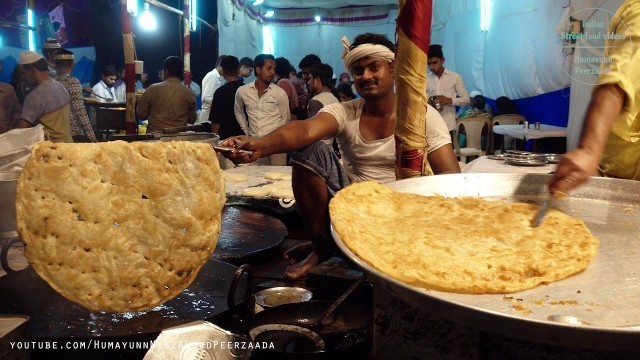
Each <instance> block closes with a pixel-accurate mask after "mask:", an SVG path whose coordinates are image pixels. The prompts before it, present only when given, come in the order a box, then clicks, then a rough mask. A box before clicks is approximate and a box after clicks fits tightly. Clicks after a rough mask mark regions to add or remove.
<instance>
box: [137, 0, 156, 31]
mask: <svg viewBox="0 0 640 360" xmlns="http://www.w3.org/2000/svg"><path fill="white" fill-rule="evenodd" d="M138 24H139V25H140V27H141V28H143V29H144V30H148V31H155V30H156V28H157V27H158V23H157V22H156V18H155V17H154V16H153V14H152V13H151V10H149V3H144V11H143V12H142V15H140V20H138Z"/></svg>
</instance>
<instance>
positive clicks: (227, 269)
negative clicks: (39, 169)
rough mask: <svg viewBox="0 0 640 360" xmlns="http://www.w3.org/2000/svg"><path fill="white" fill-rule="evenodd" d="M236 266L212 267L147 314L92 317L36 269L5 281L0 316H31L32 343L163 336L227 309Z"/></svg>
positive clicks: (1, 286) (0, 283)
mask: <svg viewBox="0 0 640 360" xmlns="http://www.w3.org/2000/svg"><path fill="white" fill-rule="evenodd" d="M235 271H236V267H235V266H232V265H229V264H226V263H223V262H218V261H212V260H210V261H209V262H207V263H206V264H205V265H204V266H203V267H202V269H200V272H199V273H198V276H197V277H196V279H195V280H194V282H193V283H192V284H191V285H190V286H189V287H188V288H186V289H185V290H183V291H182V292H181V293H180V294H178V295H177V296H176V297H175V298H173V299H171V300H169V301H167V302H166V303H164V304H162V305H160V306H157V307H155V308H153V309H151V310H148V311H139V312H130V313H107V312H91V311H89V310H87V309H85V308H83V307H81V306H80V305H77V304H75V303H73V302H71V301H69V300H67V299H66V298H64V297H63V296H62V295H60V294H58V293H57V292H55V291H54V290H53V289H52V288H51V287H50V286H49V285H48V284H47V283H46V282H45V281H44V280H42V278H40V277H39V276H38V275H37V274H36V272H35V271H34V270H33V268H32V267H29V268H27V269H25V270H22V271H19V272H16V273H12V274H8V275H5V276H3V277H1V278H0V294H1V296H0V313H8V314H24V315H28V316H29V317H30V320H29V334H30V336H31V337H32V338H51V337H54V338H67V337H77V338H87V337H94V336H99V337H119V336H131V335H137V334H145V333H159V332H160V331H162V329H165V328H167V327H172V326H177V325H182V324H185V323H188V322H191V321H195V320H203V319H206V318H209V317H212V316H214V315H217V314H219V313H221V312H222V311H225V310H227V308H228V307H227V293H228V289H229V286H230V283H231V280H232V279H233V275H234V273H235Z"/></svg>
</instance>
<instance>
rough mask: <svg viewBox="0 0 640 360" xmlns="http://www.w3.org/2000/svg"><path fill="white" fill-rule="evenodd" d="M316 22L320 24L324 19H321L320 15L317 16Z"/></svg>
mask: <svg viewBox="0 0 640 360" xmlns="http://www.w3.org/2000/svg"><path fill="white" fill-rule="evenodd" d="M314 19H315V20H316V22H320V20H322V18H321V17H320V15H316V17H315V18H314Z"/></svg>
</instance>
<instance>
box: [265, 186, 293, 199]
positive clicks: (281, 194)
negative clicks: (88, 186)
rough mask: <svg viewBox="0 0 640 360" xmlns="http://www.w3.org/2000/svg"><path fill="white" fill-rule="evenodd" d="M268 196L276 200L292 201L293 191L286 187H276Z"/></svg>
mask: <svg viewBox="0 0 640 360" xmlns="http://www.w3.org/2000/svg"><path fill="white" fill-rule="evenodd" d="M269 196H270V197H272V198H276V199H293V189H291V188H286V187H276V188H274V189H273V190H271V192H270V193H269Z"/></svg>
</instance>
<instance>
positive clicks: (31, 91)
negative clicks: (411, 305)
mask: <svg viewBox="0 0 640 360" xmlns="http://www.w3.org/2000/svg"><path fill="white" fill-rule="evenodd" d="M638 18H640V4H638V2H637V1H630V0H629V1H627V2H626V3H625V4H624V5H623V6H622V7H621V8H620V10H619V11H618V13H617V14H616V16H615V17H614V19H622V20H620V21H619V22H618V23H612V29H613V30H615V31H614V32H615V33H618V34H625V35H628V37H631V36H632V35H638V32H639V31H640V26H637V24H638V22H637V21H636V20H637V19H638ZM625 23H626V25H625ZM623 25H624V26H623ZM607 44H608V45H611V46H607V47H605V48H606V52H607V54H606V55H607V56H609V57H610V58H611V59H612V64H609V65H608V66H609V69H610V70H611V71H609V72H607V73H606V74H603V75H602V76H601V80H602V81H601V82H600V85H598V86H596V88H595V90H594V92H593V96H592V101H591V104H590V106H589V109H588V111H587V115H586V123H585V128H584V131H583V133H582V140H581V142H580V145H579V147H578V149H576V150H574V151H572V152H569V153H568V154H566V155H565V156H564V157H563V160H562V162H561V163H560V164H559V166H558V169H557V171H556V173H555V175H554V177H553V179H552V181H551V183H550V191H551V192H555V191H568V190H571V189H573V188H575V187H576V186H579V185H580V184H581V183H583V182H584V181H586V180H587V178H588V177H589V176H591V175H594V174H596V173H597V172H598V171H599V172H600V174H601V175H606V176H615V177H621V178H627V179H635V180H640V166H638V164H639V163H640V160H639V159H638V156H640V155H638V154H640V149H638V144H640V141H637V140H638V139H637V138H638V134H639V133H640V130H639V126H640V125H638V113H639V112H640V109H639V105H638V102H637V101H636V98H637V97H638V96H639V94H640V91H638V90H637V89H636V85H635V84H638V83H640V82H639V81H635V80H638V79H637V78H638V76H637V75H638V74H640V73H639V72H638V71H637V67H634V66H633V65H634V64H635V63H634V62H633V59H636V58H637V54H638V47H637V46H636V45H634V44H633V43H632V42H629V41H620V40H616V39H610V40H607ZM395 50H396V48H395V45H394V43H393V42H392V41H390V40H389V39H388V38H386V37H385V36H384V35H379V34H371V33H367V34H362V35H359V36H357V37H356V38H355V39H354V42H353V43H352V44H351V45H350V46H349V47H348V50H346V51H345V54H344V65H345V68H346V69H348V71H349V73H343V74H341V75H340V76H339V78H337V77H336V76H335V75H334V69H333V68H332V67H331V66H329V65H328V64H326V63H323V62H322V61H321V59H320V58H319V57H318V56H317V55H314V54H309V55H307V56H305V57H304V58H303V59H302V60H301V61H300V62H299V64H298V67H299V69H300V72H297V71H296V69H295V67H294V66H293V65H292V64H291V63H290V61H289V60H288V59H286V58H284V57H275V56H274V55H272V54H259V55H257V56H256V57H255V58H253V59H251V58H249V57H244V58H241V59H238V58H237V57H235V56H233V55H221V56H219V57H218V59H217V61H216V63H215V66H214V68H213V69H212V70H211V71H210V72H209V73H207V74H206V76H205V77H204V79H203V81H202V91H201V94H200V95H201V98H202V109H201V111H200V113H199V115H198V114H197V112H196V111H197V105H196V94H198V93H199V92H200V88H199V87H197V85H196V86H191V87H190V88H187V87H185V86H184V83H181V81H180V79H181V76H182V69H183V63H182V60H181V59H180V58H179V57H175V56H170V57H168V58H167V59H165V61H164V64H163V70H162V74H160V75H161V79H162V81H161V82H159V83H156V84H153V85H145V84H144V80H143V79H140V86H141V87H144V88H146V90H145V91H144V94H143V95H142V96H141V97H140V99H139V100H138V103H137V108H136V110H137V115H138V117H139V118H142V119H147V118H148V119H149V126H148V131H159V130H161V129H162V128H165V127H175V126H180V125H185V124H193V123H206V122H210V123H211V124H212V129H213V131H215V132H217V133H219V134H220V136H221V138H222V139H225V140H224V141H223V142H222V145H225V146H229V147H232V148H233V149H234V150H233V151H231V152H227V153H225V156H226V157H227V158H228V159H229V160H231V161H232V162H233V163H235V164H240V163H255V164H266V165H291V166H292V174H293V180H292V182H293V192H294V195H295V198H296V201H297V206H298V209H299V211H300V214H301V217H302V220H303V222H304V223H305V225H306V227H307V229H308V231H309V233H310V235H311V242H310V243H308V244H303V245H300V246H298V247H296V248H293V249H292V250H290V251H289V252H288V253H287V254H285V256H286V257H288V258H289V259H290V260H291V261H292V263H293V264H292V265H291V266H289V267H288V268H287V270H286V276H287V277H289V278H292V279H299V278H302V277H304V276H306V274H307V273H308V272H309V271H310V270H311V268H313V267H314V266H315V265H316V264H318V263H319V262H321V261H323V260H325V259H327V258H328V257H329V256H330V255H331V254H332V252H333V251H334V247H333V241H332V239H331V236H330V233H329V214H328V203H329V200H330V199H331V198H332V196H334V195H335V193H336V192H338V191H339V190H340V189H342V188H344V187H345V186H347V185H348V184H350V183H352V182H359V181H365V180H375V181H378V182H383V183H384V182H389V181H393V180H395V179H396V176H395V172H394V165H395V159H396V157H395V151H396V149H395V140H394V128H395V125H396V94H395V88H394V78H395ZM629 54H631V55H629ZM43 55H44V56H42V55H40V54H38V53H36V52H32V51H24V52H23V53H22V54H21V56H20V59H19V78H20V79H19V80H20V81H17V82H16V83H15V84H14V86H13V87H11V86H8V85H7V84H0V104H2V107H1V110H0V116H2V118H0V132H5V131H7V130H9V129H11V128H16V127H29V126H33V125H34V124H37V123H40V124H42V125H43V126H44V128H45V134H46V136H47V138H48V139H50V140H52V141H64V142H71V141H74V140H78V141H96V137H95V134H94V133H93V132H92V128H91V124H90V123H89V119H88V117H87V113H86V110H85V108H84V106H82V87H81V85H80V83H79V81H78V79H76V78H73V77H72V76H71V75H70V73H71V70H72V69H73V61H74V59H73V53H72V52H71V51H68V50H64V49H61V48H60V46H59V44H57V43H56V42H54V41H47V42H46V43H45V44H44V46H43ZM427 60H428V61H427V62H428V67H429V70H430V72H429V74H428V82H427V94H428V95H429V100H430V101H429V105H427V108H426V109H425V111H426V124H425V126H426V144H427V149H426V154H427V160H428V163H429V165H430V167H431V169H432V170H433V173H434V174H435V175H437V174H446V173H458V172H460V167H459V164H458V161H457V158H456V155H455V152H454V150H453V147H452V139H451V135H452V134H453V133H454V131H455V126H456V117H458V118H465V117H477V116H483V117H487V118H491V117H492V116H493V115H500V114H513V113H517V109H516V107H515V105H514V104H513V102H512V101H511V100H510V99H508V98H506V97H500V98H498V99H497V100H496V108H497V110H495V111H494V110H493V109H492V108H491V107H490V106H488V105H487V103H486V99H485V98H484V97H483V96H482V94H480V93H479V92H472V94H471V95H472V96H470V95H469V94H468V93H467V90H466V89H465V87H464V82H463V80H462V77H461V76H460V75H459V74H457V73H455V72H453V71H451V70H449V69H448V68H446V67H445V57H444V55H443V50H442V46H440V45H436V44H433V45H431V46H430V47H429V51H428V55H427ZM1 65H2V64H1V63H0V66H1ZM118 76H121V77H122V76H123V75H122V74H120V75H119V74H118V72H117V71H116V70H115V69H114V68H111V67H105V68H104V70H103V72H102V76H101V80H100V81H99V82H98V83H97V84H96V85H95V86H94V87H93V88H92V90H91V92H92V94H93V96H94V97H96V98H97V99H100V100H103V101H117V102H121V101H124V99H123V96H124V95H123V94H124V91H123V90H124V88H123V86H124V85H122V84H118ZM251 77H255V79H253V80H251V81H249V78H251ZM87 90H88V89H87ZM456 107H459V108H461V110H460V111H459V112H458V114H456ZM240 149H244V150H250V151H251V152H250V153H247V152H240V151H237V150H240ZM603 154H604V156H603ZM601 158H602V162H601V161H600V160H601Z"/></svg>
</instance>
